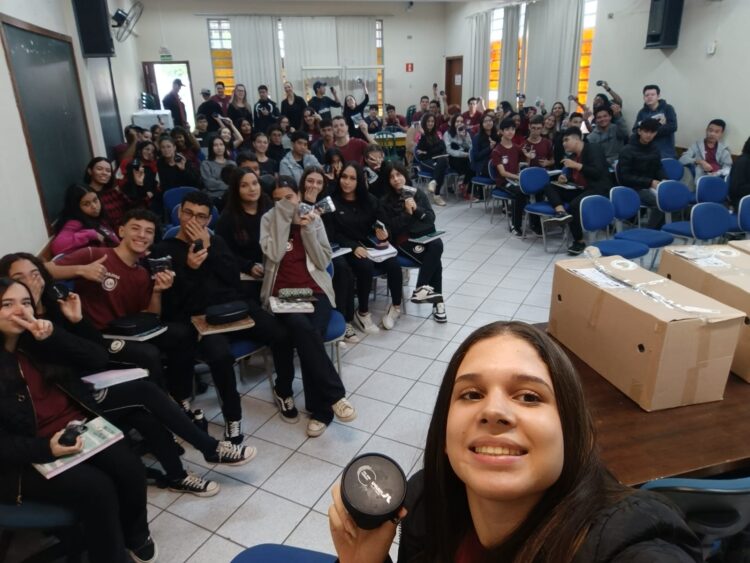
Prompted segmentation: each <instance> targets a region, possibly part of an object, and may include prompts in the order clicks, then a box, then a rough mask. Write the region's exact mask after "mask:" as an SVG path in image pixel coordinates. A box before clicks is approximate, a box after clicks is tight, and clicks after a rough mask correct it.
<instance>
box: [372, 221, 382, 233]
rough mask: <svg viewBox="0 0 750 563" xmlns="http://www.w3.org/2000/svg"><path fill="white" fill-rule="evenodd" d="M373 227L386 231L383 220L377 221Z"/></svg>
mask: <svg viewBox="0 0 750 563" xmlns="http://www.w3.org/2000/svg"><path fill="white" fill-rule="evenodd" d="M372 229H373V230H374V231H376V230H378V229H382V230H383V231H385V223H383V222H382V221H375V224H373V226H372Z"/></svg>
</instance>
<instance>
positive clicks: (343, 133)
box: [333, 115, 371, 166]
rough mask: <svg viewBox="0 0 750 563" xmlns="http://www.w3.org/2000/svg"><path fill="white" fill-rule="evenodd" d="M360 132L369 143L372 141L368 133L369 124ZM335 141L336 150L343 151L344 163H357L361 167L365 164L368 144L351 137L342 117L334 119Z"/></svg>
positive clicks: (361, 128)
mask: <svg viewBox="0 0 750 563" xmlns="http://www.w3.org/2000/svg"><path fill="white" fill-rule="evenodd" d="M360 131H362V133H363V134H364V136H365V137H366V138H367V140H368V141H371V138H370V135H369V134H368V132H367V124H365V126H364V127H360ZM333 139H334V144H335V145H336V148H337V149H339V150H340V151H341V154H342V155H343V157H344V162H356V163H357V164H359V165H360V166H362V165H363V164H364V162H365V149H366V148H367V143H366V142H365V141H363V140H362V139H356V138H352V137H350V136H349V126H348V125H347V124H346V119H344V118H343V117H342V116H340V115H339V116H336V117H334V118H333Z"/></svg>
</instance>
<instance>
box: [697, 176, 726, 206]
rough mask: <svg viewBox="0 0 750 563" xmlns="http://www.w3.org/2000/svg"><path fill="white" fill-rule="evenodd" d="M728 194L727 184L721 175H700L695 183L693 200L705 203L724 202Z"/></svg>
mask: <svg viewBox="0 0 750 563" xmlns="http://www.w3.org/2000/svg"><path fill="white" fill-rule="evenodd" d="M728 195H729V185H728V184H727V183H726V182H725V181H724V178H722V177H721V176H701V177H700V178H698V181H697V182H696V184H695V201H697V202H698V203H705V202H708V201H712V202H714V203H725V202H726V200H727V196H728Z"/></svg>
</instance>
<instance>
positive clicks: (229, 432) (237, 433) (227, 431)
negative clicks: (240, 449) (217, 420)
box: [224, 420, 245, 446]
mask: <svg viewBox="0 0 750 563" xmlns="http://www.w3.org/2000/svg"><path fill="white" fill-rule="evenodd" d="M224 440H226V441H227V442H232V443H233V444H235V445H237V446H239V445H240V444H241V443H242V442H244V441H245V436H244V435H243V434H242V422H241V421H239V420H227V421H226V422H224Z"/></svg>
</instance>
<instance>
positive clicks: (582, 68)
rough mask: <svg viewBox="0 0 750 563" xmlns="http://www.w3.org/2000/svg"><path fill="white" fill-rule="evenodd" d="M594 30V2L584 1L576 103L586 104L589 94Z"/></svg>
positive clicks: (592, 0) (590, 0)
mask: <svg viewBox="0 0 750 563" xmlns="http://www.w3.org/2000/svg"><path fill="white" fill-rule="evenodd" d="M595 29H596V0H586V4H585V5H584V8H583V31H582V33H581V59H580V62H579V65H578V101H579V102H581V103H582V104H585V103H586V99H587V98H588V94H589V71H590V70H591V47H592V45H593V43H594V30H595Z"/></svg>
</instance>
